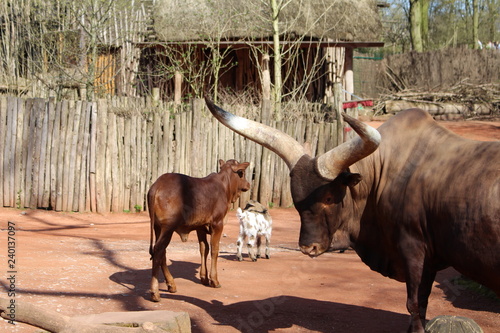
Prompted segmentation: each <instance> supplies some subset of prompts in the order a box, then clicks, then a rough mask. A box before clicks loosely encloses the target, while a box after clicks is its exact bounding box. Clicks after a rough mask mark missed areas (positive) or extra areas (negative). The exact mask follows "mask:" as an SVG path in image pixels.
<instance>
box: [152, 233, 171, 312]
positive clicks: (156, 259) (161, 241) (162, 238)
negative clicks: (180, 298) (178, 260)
mask: <svg viewBox="0 0 500 333" xmlns="http://www.w3.org/2000/svg"><path fill="white" fill-rule="evenodd" d="M171 238H172V231H166V230H165V229H161V231H160V235H159V236H158V237H157V238H156V243H155V245H154V247H153V268H152V270H151V289H150V292H151V300H152V301H153V302H159V301H160V290H159V286H158V273H159V270H160V267H161V268H162V270H163V274H164V275H165V280H166V283H167V286H168V290H169V291H170V292H175V291H177V288H176V286H175V282H174V279H173V277H172V274H170V271H169V270H168V268H167V265H166V260H167V258H166V248H167V246H168V244H169V243H170V239H171Z"/></svg>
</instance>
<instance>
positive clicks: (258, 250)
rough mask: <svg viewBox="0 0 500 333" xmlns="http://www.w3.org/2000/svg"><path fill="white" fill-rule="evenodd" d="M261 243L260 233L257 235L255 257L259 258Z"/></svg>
mask: <svg viewBox="0 0 500 333" xmlns="http://www.w3.org/2000/svg"><path fill="white" fill-rule="evenodd" d="M261 245H262V236H261V235H257V254H256V258H260V247H261Z"/></svg>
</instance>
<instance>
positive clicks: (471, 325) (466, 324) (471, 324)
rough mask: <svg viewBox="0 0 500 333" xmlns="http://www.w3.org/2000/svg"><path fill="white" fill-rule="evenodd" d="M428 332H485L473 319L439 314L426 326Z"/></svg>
mask: <svg viewBox="0 0 500 333" xmlns="http://www.w3.org/2000/svg"><path fill="white" fill-rule="evenodd" d="M425 332H427V333H483V330H482V329H481V327H479V325H478V324H477V323H476V322H475V321H474V320H472V319H470V318H466V317H459V316H437V317H435V318H433V319H431V320H430V321H429V322H428V323H427V325H426V326H425Z"/></svg>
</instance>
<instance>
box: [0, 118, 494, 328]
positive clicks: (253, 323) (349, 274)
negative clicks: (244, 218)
mask: <svg viewBox="0 0 500 333" xmlns="http://www.w3.org/2000/svg"><path fill="white" fill-rule="evenodd" d="M378 124H379V123H374V125H378ZM445 126H447V127H449V128H451V129H452V130H454V131H456V132H457V133H459V134H460V135H464V136H466V137H469V138H473V139H478V140H500V122H460V123H458V122H456V123H445ZM271 214H272V216H273V221H274V228H273V239H272V253H271V259H269V260H267V259H259V260H258V261H257V262H251V261H250V260H249V259H248V257H246V256H245V257H244V261H242V262H238V261H237V260H236V255H235V253H236V246H235V241H236V238H237V236H238V226H237V221H236V217H235V214H234V211H231V212H230V213H229V221H228V223H227V225H226V226H225V229H224V233H225V237H223V239H222V241H221V253H220V256H219V280H220V282H221V284H222V288H219V289H213V288H209V287H205V286H203V285H201V284H200V282H199V277H198V270H199V263H200V258H199V254H198V248H197V242H196V235H195V234H192V235H190V239H189V241H188V242H187V243H182V242H181V241H180V239H179V238H178V237H177V236H174V239H173V241H172V243H171V245H170V246H169V248H168V253H167V254H168V259H169V263H170V269H171V272H172V274H173V275H174V278H175V279H176V283H177V288H178V292H177V293H176V294H169V293H167V292H166V290H165V289H166V288H165V285H164V284H162V285H161V289H162V290H161V293H162V300H161V302H160V303H152V302H150V301H149V295H148V292H147V291H148V288H149V281H150V261H149V254H148V253H147V251H148V246H149V221H148V217H147V215H146V213H139V214H134V213H122V214H84V213H57V212H51V211H40V210H17V209H7V208H5V209H4V208H1V209H0V229H1V231H0V244H1V248H0V253H1V255H0V258H1V260H0V271H1V272H2V273H1V275H0V283H1V284H2V285H3V291H2V297H6V294H5V290H6V287H7V286H8V283H7V271H8V270H9V268H8V267H7V261H6V256H7V245H6V241H7V236H8V232H7V230H6V229H7V223H8V221H12V222H15V228H16V232H15V238H16V253H15V255H16V267H15V269H16V271H17V273H16V281H15V288H16V298H15V299H16V301H17V302H29V303H32V304H36V305H39V306H41V307H44V308H47V309H52V310H55V311H57V312H59V313H61V314H64V315H69V316H75V315H82V314H92V313H100V312H108V311H142V310H172V311H186V312H188V313H189V315H190V317H191V321H192V330H193V332H221V333H225V332H238V331H245V332H404V331H405V330H406V328H407V324H408V321H409V317H408V315H407V312H406V306H405V302H406V291H405V285H404V284H403V283H399V282H397V281H393V280H390V279H388V278H385V277H383V276H381V275H380V274H378V273H376V272H373V271H371V270H370V269H369V268H368V267H367V266H365V265H364V264H363V263H362V262H361V261H360V259H359V258H358V256H357V255H356V254H355V253H354V252H353V251H351V250H348V251H346V252H345V253H342V254H341V253H338V252H335V253H333V252H330V253H326V254H324V255H322V256H320V257H318V258H316V259H310V258H309V257H307V256H304V255H302V254H301V253H300V251H298V250H297V240H298V234H299V227H300V222H299V218H298V214H297V213H296V211H295V210H294V209H293V208H289V209H272V210H271ZM457 275H458V274H457V273H456V272H455V271H454V270H453V269H447V270H444V271H442V272H440V273H439V274H438V276H437V279H436V281H435V287H434V288H433V291H432V294H431V296H430V300H429V310H428V319H430V318H433V317H435V316H438V315H460V316H466V317H470V318H473V319H474V320H475V321H476V322H477V323H478V324H479V325H480V326H481V327H482V328H483V330H484V332H486V333H489V332H499V327H500V302H499V301H498V300H491V299H489V298H485V297H483V296H478V295H477V294H475V293H473V292H471V291H468V290H465V289H463V288H462V287H460V286H458V285H456V284H455V283H454V282H453V280H452V278H453V277H455V276H457ZM7 289H8V287H7ZM34 331H35V329H34V328H33V327H31V326H28V325H25V324H17V325H15V326H14V325H11V324H8V323H7V322H5V321H0V332H34Z"/></svg>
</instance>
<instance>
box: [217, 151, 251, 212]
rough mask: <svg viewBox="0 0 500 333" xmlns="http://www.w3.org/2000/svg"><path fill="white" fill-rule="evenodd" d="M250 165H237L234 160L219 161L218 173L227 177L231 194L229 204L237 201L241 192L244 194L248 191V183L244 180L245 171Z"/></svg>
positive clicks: (244, 163) (245, 163)
mask: <svg viewBox="0 0 500 333" xmlns="http://www.w3.org/2000/svg"><path fill="white" fill-rule="evenodd" d="M249 165H250V163H248V162H243V163H239V162H238V161H236V160H227V161H226V162H224V161H223V160H219V168H220V173H226V174H227V175H229V182H230V185H229V186H230V191H231V194H232V198H231V202H235V201H236V200H238V198H239V196H240V194H241V192H246V191H248V190H249V189H250V183H249V182H248V181H247V179H246V177H245V176H246V175H245V170H246V169H247V168H248V166H249Z"/></svg>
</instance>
